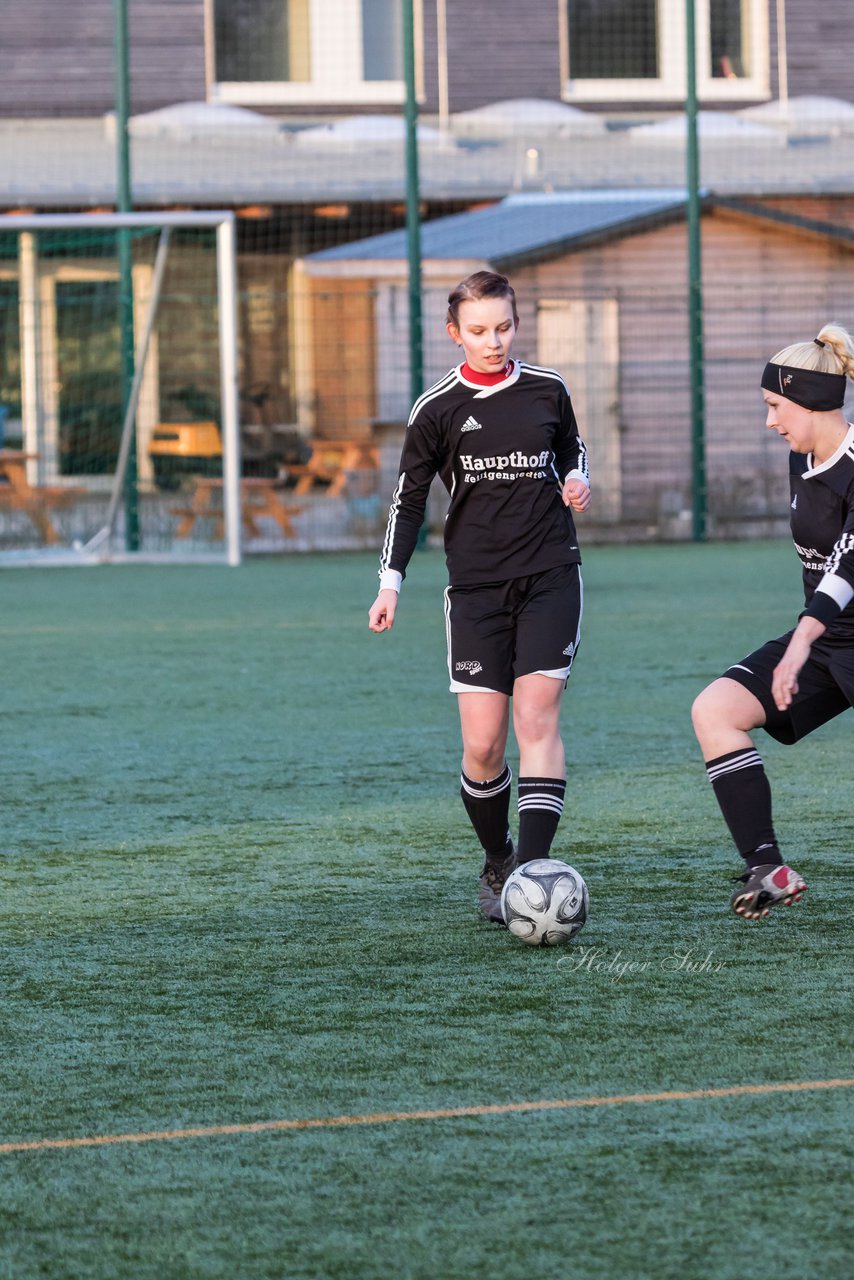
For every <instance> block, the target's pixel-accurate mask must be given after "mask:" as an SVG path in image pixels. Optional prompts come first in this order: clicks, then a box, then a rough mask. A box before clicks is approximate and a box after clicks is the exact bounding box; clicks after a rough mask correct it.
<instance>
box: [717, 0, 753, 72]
mask: <svg viewBox="0 0 854 1280" xmlns="http://www.w3.org/2000/svg"><path fill="white" fill-rule="evenodd" d="M742 5H743V0H709V28H710V31H711V42H712V75H713V76H714V77H717V78H719V79H721V78H722V79H733V78H740V77H742V76H744V75H745V66H744V64H745V54H746V49H745V44H746V40H745V33H744V19H743V16H742Z"/></svg>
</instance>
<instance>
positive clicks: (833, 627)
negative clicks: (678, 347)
mask: <svg viewBox="0 0 854 1280" xmlns="http://www.w3.org/2000/svg"><path fill="white" fill-rule="evenodd" d="M848 378H852V379H854V343H852V339H851V336H850V334H848V333H847V332H846V331H845V329H843V328H841V327H840V326H839V325H836V324H828V325H825V326H824V328H823V329H822V330H821V331H820V333H819V335H818V337H817V338H814V339H813V340H812V341H811V342H799V343H795V344H794V345H793V346H791V347H786V348H785V349H784V350H783V351H780V352H778V353H777V355H776V356H774V358H773V360H771V361H770V362H769V363H768V364H767V365H766V366H765V372H764V374H763V377H762V393H763V395H764V397H765V403H766V405H767V407H768V417H767V426H768V427H769V428H770V429H771V430H772V431H776V432H777V433H778V435H780V436H782V437H783V439H784V440H786V441H787V442H788V445H789V448H790V449H791V453H790V455H789V476H790V490H791V494H790V496H791V510H790V517H791V528H792V537H793V538H794V542H795V549H796V551H797V553H798V555H799V556H800V559H801V563H802V565H803V581H804V603H805V608H804V610H803V612H802V613H801V614H800V617H799V619H798V623H797V626H796V627H795V628H794V629H793V630H791V631H788V632H787V633H786V634H785V635H783V636H780V637H779V639H777V640H770V641H769V642H768V643H767V644H765V645H763V646H762V648H760V649H757V650H756V652H755V653H751V654H749V655H748V656H747V657H746V658H743V659H742V660H741V662H737V663H735V665H734V666H731V667H729V668H728V669H727V670H726V672H725V673H724V674H723V676H722V677H721V678H720V679H718V680H715V681H714V682H713V683H712V684H710V685H709V686H708V688H707V689H704V691H703V692H702V693H701V694H700V696H699V697H698V698H697V700H696V702H695V703H694V708H693V717H694V729H695V731H696V734H697V738H698V740H699V743H700V746H701V748H702V751H703V756H704V758H705V761H706V770H707V772H708V775H709V780H710V781H711V784H712V787H713V788H714V792H715V796H716V797H717V800H718V804H719V805H720V807H721V811H722V813H723V816H724V818H725V820H726V823H727V825H728V827H729V829H730V832H731V834H732V837H733V840H734V841H735V843H736V845H737V847H738V851H739V853H740V854H741V856H742V857H743V858H744V860H745V863H746V864H747V869H746V871H745V873H744V875H743V876H741V877H740V881H741V883H740V887H739V888H738V889H736V891H735V893H734V894H733V895H732V900H731V902H732V907H733V910H734V911H735V912H736V913H737V914H738V915H740V916H743V917H744V918H745V919H747V920H758V919H759V918H760V917H761V916H767V915H768V912H769V910H770V909H771V908H772V907H775V906H777V905H778V904H779V903H781V902H785V903H791V902H797V901H798V900H799V899H800V897H801V895H802V894H803V893H804V891H805V889H806V884H805V883H804V881H803V879H802V878H801V876H799V875H798V873H797V872H796V871H793V870H792V868H791V867H789V866H786V865H785V863H784V861H783V857H782V854H781V853H780V849H779V846H778V844H777V837H776V835H775V833H774V826H773V823H772V820H771V789H770V787H769V784H768V780H767V778H766V776H765V769H764V767H763V764H762V759H761V757H760V755H759V753H758V752H757V751H756V750H755V748H754V745H753V740H752V739H751V737H750V732H751V730H753V729H758V728H760V727H761V728H763V729H765V731H766V732H767V733H770V734H771V736H772V737H773V738H776V739H777V740H778V742H783V743H786V744H787V745H788V744H791V743H793V742H797V741H798V740H799V739H800V738H804V737H806V735H807V734H808V733H811V732H812V731H813V729H817V728H818V727H819V725H822V724H825V723H826V722H827V721H828V720H830V719H832V718H833V717H834V716H837V715H839V714H840V712H842V711H847V709H848V708H849V707H850V706H852V705H854V426H852V425H851V424H850V423H848V422H847V421H846V419H845V416H844V414H843V412H842V406H843V403H844V400H845V389H846V386H847V379H848Z"/></svg>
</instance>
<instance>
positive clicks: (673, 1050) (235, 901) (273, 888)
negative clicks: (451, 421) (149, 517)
mask: <svg viewBox="0 0 854 1280" xmlns="http://www.w3.org/2000/svg"><path fill="white" fill-rule="evenodd" d="M584 577H585V588H586V591H585V601H586V615H585V621H584V629H583V642H582V648H581V652H580V655H579V658H578V660H577V664H576V668H575V671H574V673H573V677H572V680H571V682H570V688H569V691H568V694H567V698H566V702H565V715H564V727H565V738H566V743H567V753H568V758H569V768H570V773H569V785H568V791H567V806H566V810H565V815H564V820H563V823H562V825H561V829H560V831H559V834H558V839H557V842H556V845H555V849H554V852H555V854H556V855H558V856H563V857H564V858H566V859H567V860H569V861H571V862H573V863H574V864H575V865H576V866H578V867H579V869H580V870H581V871H582V872H583V874H584V875H585V877H586V879H587V881H588V884H589V887H590V892H591V900H592V909H591V916H590V920H589V921H588V923H587V925H586V927H585V929H584V930H583V931H582V933H581V934H580V935H579V937H578V938H577V940H576V941H575V942H574V943H573V944H572V945H571V946H570V947H569V948H561V949H557V950H542V951H540V950H536V949H533V948H528V947H526V946H524V945H523V944H521V943H518V942H516V941H515V940H513V939H512V938H510V937H509V936H508V935H507V934H506V933H505V932H504V931H501V930H498V929H495V928H491V927H490V926H488V925H486V924H485V923H484V922H481V921H480V919H479V918H478V916H477V914H476V910H475V889H476V878H477V872H478V870H479V859H478V856H477V853H476V851H475V849H474V846H473V843H472V836H471V834H470V831H469V829H468V827H467V823H466V819H465V815H464V812H463V809H462V806H461V804H460V802H459V799H458V795H457V790H458V768H459V741H458V728H457V723H456V708H455V705H454V699H453V698H452V697H451V696H450V695H449V694H448V693H447V691H446V690H447V669H446V665H445V652H444V620H443V617H442V608H441V589H442V586H443V583H444V567H443V563H442V558H441V556H440V555H439V554H438V553H436V552H423V553H419V555H418V556H417V557H416V560H415V562H414V563H413V565H412V568H411V572H410V575H409V577H408V579H407V582H406V584H405V587H404V593H403V596H402V598H401V605H400V609H399V614H398V621H397V623H396V625H395V628H394V631H393V632H392V634H390V635H384V636H379V637H378V636H372V635H370V633H369V632H368V630H367V625H366V621H367V609H368V606H369V604H370V602H371V599H372V596H373V592H374V590H375V586H376V564H375V558H374V557H372V556H329V557H291V558H286V559H282V560H263V561H255V562H249V563H247V564H246V565H244V566H243V567H242V568H240V569H239V570H229V569H225V568H215V567H207V568H197V569H190V568H186V567H184V568H181V567H175V568H154V567H144V566H133V567H127V568H118V567H117V568H104V569H99V570H97V571H90V572H82V571H81V572H72V571H51V570H41V571H38V570H33V571H29V570H27V571H24V570H21V571H15V572H9V573H6V574H4V575H3V576H2V577H1V578H0V591H2V599H3V604H4V608H3V612H2V615H0V642H2V649H0V652H2V661H3V676H4V680H3V702H2V711H3V717H2V723H3V731H2V734H0V767H2V776H3V778H4V800H3V824H2V837H0V838H2V849H0V875H1V876H2V898H0V930H2V938H3V942H2V952H0V955H2V960H0V980H2V990H3V1001H2V1006H0V1009H2V1012H1V1013H0V1019H2V1033H0V1034H1V1035H2V1039H1V1040H0V1049H2V1054H0V1098H2V1122H0V1143H12V1142H26V1141H32V1140H38V1139H44V1138H48V1139H55V1138H73V1137H83V1136H91V1135H99V1134H100V1135H104V1134H134V1133H146V1132H151V1131H164V1130H166V1131H173V1130H180V1129H184V1128H196V1127H208V1126H209V1127H217V1126H221V1125H247V1124H251V1123H252V1122H255V1121H274V1120H284V1119H301V1118H318V1117H335V1116H342V1115H355V1116H358V1115H364V1114H372V1113H377V1112H390V1113H403V1112H411V1111H417V1110H422V1109H428V1110H434V1109H435V1110H440V1109H448V1108H470V1107H476V1106H479V1105H482V1104H502V1103H508V1104H515V1103H519V1102H525V1101H536V1100H547V1099H553V1100H559V1099H575V1098H593V1097H603V1096H611V1095H624V1094H629V1093H659V1092H667V1091H673V1090H684V1091H688V1092H691V1091H696V1090H702V1089H715V1088H725V1087H728V1086H733V1085H742V1084H757V1085H763V1084H768V1083H775V1082H783V1081H815V1080H830V1079H836V1078H850V1077H852V1076H854V1069H852V1057H851V1029H852V1024H851V980H850V972H851V948H850V942H849V938H850V935H851V908H850V901H851V898H850V884H851V871H852V857H851V846H852V825H854V823H852V817H851V812H850V794H851V778H850V750H849V744H850V731H851V723H852V722H851V719H850V717H847V716H846V717H841V718H840V719H838V720H837V721H835V722H834V723H833V724H831V725H828V726H826V727H825V728H824V729H822V730H821V731H820V732H818V733H817V734H815V735H814V736H813V737H812V738H810V739H809V740H808V741H806V742H804V743H802V744H800V745H799V746H798V747H797V748H795V749H794V750H791V751H790V750H786V749H783V748H781V747H779V746H778V745H777V744H775V743H773V742H771V741H769V740H768V739H766V738H763V737H762V736H761V735H760V737H759V738H758V745H759V746H760V749H761V751H762V753H763V755H764V757H765V759H766V762H767V767H768V771H769V774H770V776H771V779H772V783H773V785H774V791H775V804H776V815H777V825H778V832H779V835H780V837H781V840H782V842H783V847H784V851H785V853H786V854H787V856H788V857H789V858H790V859H791V861H792V862H793V864H794V865H795V866H796V867H797V868H798V870H799V871H801V872H802V873H803V874H804V875H805V877H806V879H807V881H808V883H809V886H810V888H809V892H808V894H807V897H806V901H805V902H804V903H803V904H801V905H800V906H798V907H796V908H792V909H789V910H779V911H778V912H776V913H775V914H772V916H771V918H770V919H769V920H768V921H766V922H763V923H761V924H756V925H751V924H748V923H746V922H744V921H741V920H738V919H737V918H736V917H735V916H733V915H732V913H731V912H729V911H728V909H727V901H728V897H729V894H730V892H731V884H730V880H729V877H730V876H731V875H732V874H734V873H735V872H736V871H737V869H738V868H737V859H736V857H735V855H734V852H733V851H732V850H731V848H730V845H729V840H728V836H727V835H726V832H725V830H724V828H723V825H722V822H721V820H720V816H719V814H718V812H717V808H716V806H715V804H714V800H713V797H712V794H711V790H710V788H709V786H708V783H707V782H706V780H705V775H704V772H703V769H702V764H701V761H700V758H699V754H698V752H697V749H696V745H695V743H694V741H693V736H692V733H691V727H690V704H691V700H692V698H693V696H694V695H695V694H696V693H697V692H698V691H699V689H700V688H702V687H703V685H704V684H705V683H706V682H707V681H708V680H709V679H711V678H713V677H714V676H716V675H717V674H719V672H720V671H721V670H722V669H723V668H724V667H725V666H726V665H728V664H729V663H730V662H731V661H734V660H736V659H738V658H739V657H741V656H743V654H744V653H746V652H747V651H748V650H749V649H751V648H753V647H754V646H755V645H756V644H758V643H760V642H761V641H762V640H764V639H766V638H768V637H769V636H771V635H774V634H778V633H779V632H780V631H782V630H784V629H785V627H786V626H788V625H789V624H790V622H791V620H792V618H793V617H794V616H796V613H797V609H798V607H799V592H798V577H799V574H798V565H797V560H796V558H795V557H794V554H793V552H792V551H791V548H790V547H788V546H786V545H785V544H782V543H767V544H752V543H751V544H737V545H722V546H671V547H653V548H593V549H591V550H590V551H589V552H588V553H587V555H586V556H585V565H584ZM511 763H513V765H514V771H516V769H515V764H516V762H515V759H514V754H513V753H512V752H511ZM852 1107H854V1095H852V1090H851V1089H844V1088H842V1089H834V1090H825V1091H817V1090H814V1091H804V1092H799V1093H788V1094H783V1093H777V1094H775V1093H768V1094H759V1095H756V1096H750V1097H721V1098H691V1099H683V1100H678V1101H660V1102H649V1103H624V1104H620V1105H603V1106H599V1107H590V1108H583V1109H567V1110H552V1111H542V1112H538V1113H532V1112H509V1113H506V1114H497V1115H496V1114H493V1115H484V1116H461V1117H454V1118H447V1119H441V1120H437V1119H433V1120H406V1121H387V1122H384V1123H376V1124H371V1125H359V1126H353V1127H346V1128H344V1127H338V1128H326V1129H313V1130H301V1131H300V1130H291V1131H283V1132H278V1133H276V1132H273V1133H271V1132H262V1133H246V1132H244V1133H238V1134H230V1135H221V1136H206V1137H197V1138H183V1139H178V1140H170V1141H165V1140H160V1141H152V1142H147V1143H118V1144H115V1145H111V1146H106V1147H82V1148H74V1149H46V1150H37V1151H29V1152H12V1153H5V1154H0V1280H7V1278H9V1280H11V1278H14V1280H30V1278H31V1277H42V1276H43V1277H51V1280H55V1278H59V1277H87V1278H88V1277H93V1278H96V1280H113V1278H114V1277H121V1278H124V1277H133V1278H134V1280H136V1278H137V1277H139V1278H148V1277H152V1278H154V1277H158V1278H160V1277H168V1278H170V1280H171V1278H173V1277H174V1278H175V1280H183V1278H184V1277H188V1278H195V1277H208V1276H211V1277H229V1278H230V1280H243V1278H244V1277H246V1278H247V1280H249V1278H253V1277H288V1278H290V1277H293V1278H295V1280H296V1278H297V1277H306V1278H308V1277H318V1278H325V1277H336V1278H337V1277H341V1278H342V1280H345V1278H346V1280H351V1278H356V1280H362V1278H363V1277H364V1278H365V1280H368V1278H370V1280H375V1278H376V1280H380V1278H383V1280H385V1278H386V1277H388V1278H391V1280H394V1278H397V1277H400V1278H401V1280H403V1278H410V1277H411V1278H412V1280H416V1278H417V1280H475V1278H478V1280H479V1278H480V1277H489V1278H490V1280H505V1278H506V1280H516V1278H517V1277H518V1278H519V1280H521V1278H522V1277H526V1278H527V1277H529V1276H531V1275H539V1276H546V1277H552V1276H554V1277H558V1276H565V1275H571V1276H575V1275H578V1276H584V1277H589V1278H591V1280H637V1278H643V1277H647V1276H649V1277H662V1278H667V1277H674V1280H676V1277H679V1278H680V1280H683V1278H687V1280H694V1278H696V1280H706V1278H708V1280H730V1278H731V1280H750V1278H752V1277H756V1278H757V1280H777V1278H779V1280H786V1278H788V1277H792V1280H809V1278H811V1277H828V1278H830V1280H833V1278H834V1277H840V1280H841V1278H842V1277H845V1280H847V1277H849V1276H850V1275H851V1274H852V1267H854V1255H852V1250H851V1245H850V1239H851V1237H850V1230H849V1227H848V1222H849V1221H850V1212H851V1209H852V1207H854V1205H852V1196H851V1188H850V1182H848V1183H846V1182H845V1169H846V1159H847V1158H849V1153H850V1143H851V1128H852V1123H851V1122H852Z"/></svg>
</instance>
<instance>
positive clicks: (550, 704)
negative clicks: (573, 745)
mask: <svg viewBox="0 0 854 1280" xmlns="http://www.w3.org/2000/svg"><path fill="white" fill-rule="evenodd" d="M563 689H564V682H563V680H556V679H554V678H553V677H552V676H544V675H541V674H539V673H538V672H534V673H532V674H531V675H525V676H519V678H518V679H517V680H516V683H515V685H514V687H513V729H514V732H515V734H516V741H517V742H518V744H519V849H518V854H517V857H518V861H519V862H531V861H533V860H534V859H535V858H547V857H548V856H549V850H550V849H551V845H552V841H553V839H554V836H555V832H556V831H557V826H558V822H559V821H560V816H561V814H562V812H563V799H564V794H565V792H566V755H565V752H564V748H563V739H562V738H561V735H560V704H561V698H562V696H563Z"/></svg>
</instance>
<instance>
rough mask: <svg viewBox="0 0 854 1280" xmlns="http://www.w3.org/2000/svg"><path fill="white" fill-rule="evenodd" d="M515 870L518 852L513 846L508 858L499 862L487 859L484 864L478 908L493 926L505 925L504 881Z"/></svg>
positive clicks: (500, 859)
mask: <svg viewBox="0 0 854 1280" xmlns="http://www.w3.org/2000/svg"><path fill="white" fill-rule="evenodd" d="M515 870H516V850H515V849H514V848H513V845H512V844H511V845H510V852H509V853H508V855H507V857H506V858H499V859H498V860H497V861H496V860H494V859H492V858H487V859H486V861H485V862H484V864H483V870H482V871H481V873H480V892H479V894H478V906H479V907H480V911H481V914H482V915H484V916H485V917H486V919H487V920H489V921H491V923H492V924H504V917H503V915H502V914H501V890H502V889H503V888H504V881H505V880H506V879H507V877H508V876H509V875H510V874H511V872H513V871H515Z"/></svg>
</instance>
